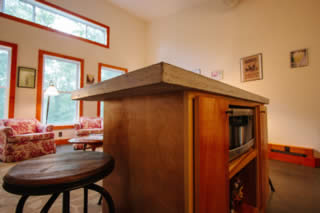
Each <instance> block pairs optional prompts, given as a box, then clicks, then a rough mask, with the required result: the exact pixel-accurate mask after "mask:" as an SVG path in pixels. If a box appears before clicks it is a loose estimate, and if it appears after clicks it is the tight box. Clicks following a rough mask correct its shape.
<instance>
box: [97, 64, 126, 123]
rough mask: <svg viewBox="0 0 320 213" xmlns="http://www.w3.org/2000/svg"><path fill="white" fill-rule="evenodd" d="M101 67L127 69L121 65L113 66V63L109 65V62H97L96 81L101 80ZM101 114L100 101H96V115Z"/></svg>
mask: <svg viewBox="0 0 320 213" xmlns="http://www.w3.org/2000/svg"><path fill="white" fill-rule="evenodd" d="M102 67H108V68H111V69H117V70H122V71H124V72H126V73H127V72H128V69H127V68H122V67H117V66H113V65H109V64H104V63H99V65H98V82H100V81H101V68H102ZM100 115H101V112H100V101H98V104H97V116H98V117H100Z"/></svg>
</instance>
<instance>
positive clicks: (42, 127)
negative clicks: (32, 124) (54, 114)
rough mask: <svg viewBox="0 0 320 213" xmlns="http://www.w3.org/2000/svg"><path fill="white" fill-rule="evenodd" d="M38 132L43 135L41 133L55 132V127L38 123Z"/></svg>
mask: <svg viewBox="0 0 320 213" xmlns="http://www.w3.org/2000/svg"><path fill="white" fill-rule="evenodd" d="M37 132H38V133H41V132H53V125H51V124H48V125H46V124H42V123H40V122H38V123H37Z"/></svg>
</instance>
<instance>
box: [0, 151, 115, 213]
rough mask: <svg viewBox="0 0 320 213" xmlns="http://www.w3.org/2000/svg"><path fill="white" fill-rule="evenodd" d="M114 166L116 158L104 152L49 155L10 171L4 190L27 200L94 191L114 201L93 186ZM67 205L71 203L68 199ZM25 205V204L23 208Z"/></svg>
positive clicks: (26, 162)
mask: <svg viewBox="0 0 320 213" xmlns="http://www.w3.org/2000/svg"><path fill="white" fill-rule="evenodd" d="M114 165H115V162H114V159H113V157H111V156H110V155H108V154H105V153H102V152H69V153H60V154H52V155H46V156H42V157H38V158H34V159H30V160H26V161H24V162H21V163H18V164H17V165H16V166H14V167H13V168H12V169H10V170H9V172H8V173H7V174H6V175H5V176H4V178H3V188H4V189H5V190H6V191H8V192H10V193H13V194H18V195H23V196H26V198H25V200H26V199H27V197H28V196H30V195H48V194H53V195H56V197H57V196H58V195H59V194H60V193H62V192H63V193H65V192H67V193H69V191H71V190H74V189H78V188H84V189H85V190H88V189H91V190H95V191H98V192H99V193H101V194H102V195H103V196H104V197H105V198H106V197H110V199H111V196H110V195H109V194H108V193H107V192H106V191H105V190H104V189H103V188H102V187H100V186H98V185H95V184H94V183H95V182H97V181H99V180H101V179H103V178H104V177H106V176H107V175H109V174H110V173H111V172H112V170H113V169H114ZM64 195H65V194H64ZM105 195H106V196H105ZM67 196H69V194H68V195H67ZM85 196H87V195H86V194H85ZM64 197H65V196H64ZM22 198H23V197H22ZM22 198H21V199H22ZM55 199H56V198H55ZM55 199H54V200H55ZM54 200H53V202H54ZM106 200H107V199H106ZM67 201H68V202H69V198H67ZM20 202H21V200H20V201H19V203H20ZM24 202H25V201H23V202H22V207H23V204H24ZM48 202H49V201H48ZM53 202H52V203H53ZM107 202H108V200H107ZM111 202H112V199H111ZM64 204H65V203H64ZM18 205H19V204H18ZM51 205H52V204H51ZM51 205H50V206H49V208H50V207H51ZM85 205H86V204H85ZM111 205H113V203H112V204H111ZM17 209H18V207H17ZM21 212H22V210H21ZM63 212H68V211H63Z"/></svg>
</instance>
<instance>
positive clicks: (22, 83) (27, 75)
mask: <svg viewBox="0 0 320 213" xmlns="http://www.w3.org/2000/svg"><path fill="white" fill-rule="evenodd" d="M35 82H36V69H33V68H28V67H19V68H18V81H17V84H18V85H17V86H18V87H22V88H35Z"/></svg>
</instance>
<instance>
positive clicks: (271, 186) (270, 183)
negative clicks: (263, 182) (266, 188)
mask: <svg viewBox="0 0 320 213" xmlns="http://www.w3.org/2000/svg"><path fill="white" fill-rule="evenodd" d="M269 185H270V188H271V191H272V192H275V191H276V190H275V189H274V187H273V184H272V181H271V178H270V177H269Z"/></svg>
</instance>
